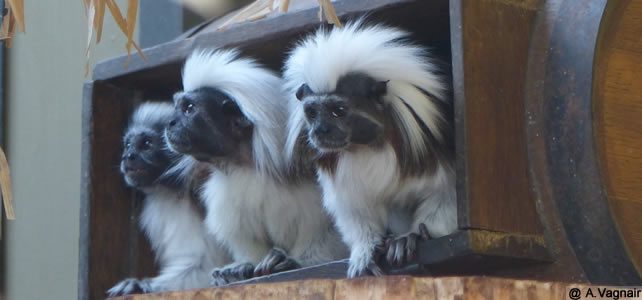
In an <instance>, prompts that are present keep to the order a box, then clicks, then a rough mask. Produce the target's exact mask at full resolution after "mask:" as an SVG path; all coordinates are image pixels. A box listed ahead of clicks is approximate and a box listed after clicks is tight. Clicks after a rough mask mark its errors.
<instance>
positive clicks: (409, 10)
mask: <svg viewBox="0 0 642 300" xmlns="http://www.w3.org/2000/svg"><path fill="white" fill-rule="evenodd" d="M361 15H362V14H358V15H348V16H347V17H344V18H342V20H343V21H346V20H350V19H355V18H358V17H359V16H361ZM368 20H370V21H371V22H373V23H384V24H388V25H392V26H397V27H400V28H403V29H405V30H406V31H408V32H410V33H411V39H412V40H413V41H415V42H416V43H418V44H421V45H424V46H426V47H428V48H429V49H430V53H431V55H432V56H433V57H435V58H436V59H438V60H439V61H440V62H442V63H443V68H442V69H443V70H444V73H445V74H446V75H448V77H449V78H450V66H451V48H450V22H449V9H448V0H438V1H410V2H402V3H397V4H394V5H389V6H386V7H382V8H380V9H378V10H375V11H372V12H369V15H368ZM239 26H252V24H244V25H239ZM283 26H286V25H283ZM291 26H292V27H289V28H287V29H284V30H283V31H282V32H280V33H279V34H278V35H276V36H266V37H265V38H263V39H259V40H250V41H243V42H241V43H240V44H238V45H227V46H236V47H239V48H240V49H241V50H242V52H243V54H245V55H249V56H252V57H255V58H257V59H258V60H259V61H260V62H261V63H263V64H265V65H266V66H268V67H269V68H271V69H273V70H275V71H280V69H281V67H282V62H283V60H284V59H285V57H286V55H287V52H288V49H290V48H291V47H292V46H293V45H294V44H295V42H296V41H298V40H299V39H301V38H302V37H304V36H305V35H306V34H308V33H310V32H313V31H314V30H316V29H317V28H318V27H319V24H318V23H312V24H311V25H310V24H308V25H305V26H302V27H301V26H297V25H296V24H292V25H291ZM284 28H286V27H284ZM248 30H260V26H257V27H254V28H249V29H248ZM208 34H209V35H211V34H212V33H208ZM225 34H226V32H217V33H214V35H225ZM194 38H199V35H198V34H196V37H194ZM207 38H209V37H207ZM199 48H200V47H199ZM179 51H184V52H185V55H188V54H189V53H190V52H191V49H188V50H186V49H179ZM107 63H110V62H107ZM182 63H183V60H179V61H177V62H173V63H168V64H160V65H158V66H154V67H152V68H148V69H145V70H143V71H138V72H132V73H123V75H120V76H117V77H113V78H110V79H109V80H107V82H106V83H107V84H108V85H113V86H115V87H117V88H118V89H123V90H127V91H132V92H133V95H135V96H134V97H133V98H131V99H135V100H134V101H135V102H141V101H147V100H154V101H169V99H171V96H172V95H173V94H174V93H175V92H176V91H178V90H180V89H181V76H180V70H181V66H182ZM94 105H96V104H94ZM103 105H107V103H105V104H103ZM124 107H125V110H128V111H127V112H126V113H127V114H128V115H129V114H131V110H132V109H133V108H135V105H133V106H132V105H125V106H124ZM110 122H112V123H113V122H114V121H110ZM119 122H120V121H119ZM112 125H116V124H112ZM119 125H120V126H114V127H119V128H121V130H124V128H125V126H126V124H119ZM103 146H104V147H117V148H118V149H120V148H121V146H120V144H118V145H103ZM111 157H113V158H114V161H113V162H112V165H114V166H115V165H118V163H119V162H118V159H119V156H118V157H117V156H115V155H114V156H111ZM115 173H116V172H110V174H111V175H110V176H113V175H115ZM102 180H109V181H111V182H113V180H118V182H120V184H121V185H122V186H123V187H124V185H125V183H124V181H123V180H122V179H121V178H120V177H118V178H109V179H108V178H102ZM112 197H113V198H121V199H132V200H134V201H133V204H132V209H131V215H130V217H131V218H132V220H135V219H136V218H137V214H138V212H139V209H140V204H139V203H140V199H142V196H141V195H140V194H139V193H136V192H125V193H123V194H122V195H112ZM137 203H138V204H137ZM136 223H137V222H132V223H131V229H132V230H136V226H137V224H136ZM129 243H130V244H131V246H132V249H134V250H131V249H130V250H129V251H130V252H131V251H134V252H136V253H138V254H135V253H134V254H133V255H128V257H132V258H134V257H138V261H137V262H136V261H129V263H127V265H129V266H130V270H129V274H127V276H141V275H146V276H151V275H153V273H152V272H155V271H152V270H151V269H150V267H151V257H152V255H149V254H146V253H150V252H149V251H150V250H149V245H148V244H147V243H146V242H145V241H144V238H143V237H142V235H139V234H130V238H129ZM121 251H122V250H121ZM124 251H127V250H124ZM130 254H131V253H130ZM119 276H120V275H119ZM122 276H125V274H122ZM114 283H115V282H114Z"/></svg>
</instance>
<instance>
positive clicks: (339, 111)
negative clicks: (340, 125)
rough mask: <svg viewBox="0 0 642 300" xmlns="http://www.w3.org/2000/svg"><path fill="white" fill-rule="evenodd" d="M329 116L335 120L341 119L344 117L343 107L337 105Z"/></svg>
mask: <svg viewBox="0 0 642 300" xmlns="http://www.w3.org/2000/svg"><path fill="white" fill-rule="evenodd" d="M331 114H332V116H333V117H335V118H341V117H343V116H345V115H346V107H345V106H343V105H337V106H335V107H333V108H332V111H331Z"/></svg>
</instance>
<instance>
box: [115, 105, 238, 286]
mask: <svg viewBox="0 0 642 300" xmlns="http://www.w3.org/2000/svg"><path fill="white" fill-rule="evenodd" d="M173 112H174V107H173V106H172V105H171V104H170V103H152V102H149V103H144V104H142V105H140V107H138V109H137V110H136V111H135V112H134V114H133V117H132V120H131V122H130V124H129V127H128V128H127V131H126V133H125V136H124V139H123V142H124V150H123V155H122V159H121V162H120V171H121V173H122V174H123V177H124V178H125V182H126V183H127V185H129V186H130V187H133V188H135V189H137V190H139V191H141V192H143V193H144V194H145V199H144V206H143V210H142V213H141V216H140V227H141V229H142V230H143V231H144V232H145V235H146V236H147V238H148V239H149V241H150V243H151V245H152V247H153V250H154V254H155V258H156V261H157V263H158V264H159V265H160V274H159V275H158V276H156V277H153V278H145V279H135V278H129V279H125V280H123V281H121V282H120V283H118V284H116V285H115V286H114V287H112V288H111V289H110V290H109V291H108V292H107V293H108V295H109V296H110V297H113V296H119V295H126V294H131V293H137V292H143V293H150V292H159V291H168V290H181V289H191V288H202V287H206V286H208V285H209V283H210V271H211V269H212V268H214V267H217V266H221V265H223V264H225V263H227V262H229V261H230V258H229V254H227V252H226V251H225V250H224V249H223V248H222V247H220V246H219V245H218V244H217V242H216V241H215V240H214V239H213V238H212V237H210V236H209V235H208V234H207V233H206V230H205V226H204V224H203V216H202V213H201V212H200V211H199V209H198V206H197V203H195V199H192V198H191V193H190V187H189V184H188V181H189V178H187V177H188V176H191V175H192V173H193V172H194V170H192V169H191V167H192V166H194V164H193V163H190V162H189V160H190V158H188V157H182V156H180V155H177V154H175V153H173V152H171V151H169V149H168V148H167V146H166V145H165V142H164V139H163V132H164V129H165V126H166V125H167V123H169V121H170V120H171V118H172V115H173ZM188 166H189V167H188Z"/></svg>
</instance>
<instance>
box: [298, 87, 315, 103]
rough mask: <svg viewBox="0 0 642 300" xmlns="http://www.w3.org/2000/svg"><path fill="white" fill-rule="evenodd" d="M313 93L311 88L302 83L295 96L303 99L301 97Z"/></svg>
mask: <svg viewBox="0 0 642 300" xmlns="http://www.w3.org/2000/svg"><path fill="white" fill-rule="evenodd" d="M312 94H314V92H313V91H312V89H311V88H310V87H309V86H308V85H307V84H305V83H304V84H302V85H301V86H300V87H299V89H298V90H297V91H296V98H297V99H299V100H303V98H305V97H307V96H310V95H312Z"/></svg>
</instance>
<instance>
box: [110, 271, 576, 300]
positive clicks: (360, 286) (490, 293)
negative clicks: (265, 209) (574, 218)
mask: <svg viewBox="0 0 642 300" xmlns="http://www.w3.org/2000/svg"><path fill="white" fill-rule="evenodd" d="M588 287H589V286H588V285H583V284H577V283H562V282H539V281H530V280H511V279H502V278H492V277H437V278H431V277H410V276H385V277H362V278H357V279H341V280H330V279H316V280H299V281H289V282H279V283H261V284H248V285H237V286H230V287H224V288H211V289H201V290H191V291H182V292H168V293H158V294H146V295H130V296H125V297H120V298H114V299H132V300H144V299H261V300H266V299H508V298H510V299H568V292H569V290H570V289H571V288H579V289H581V290H582V291H585V290H586V289H587V288H588Z"/></svg>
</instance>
